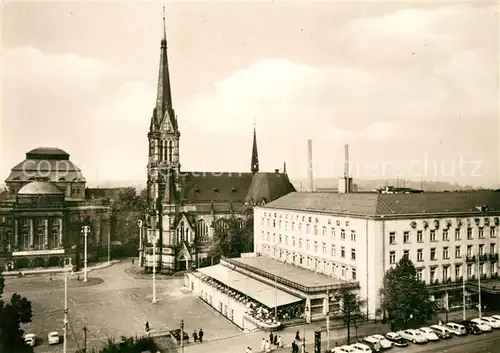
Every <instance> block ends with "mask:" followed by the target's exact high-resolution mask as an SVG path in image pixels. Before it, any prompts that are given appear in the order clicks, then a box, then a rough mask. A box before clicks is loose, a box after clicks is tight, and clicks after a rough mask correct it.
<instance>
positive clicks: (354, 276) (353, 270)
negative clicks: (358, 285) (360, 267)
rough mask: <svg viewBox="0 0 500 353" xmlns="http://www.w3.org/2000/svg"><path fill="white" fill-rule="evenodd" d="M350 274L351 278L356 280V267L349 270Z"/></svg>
mask: <svg viewBox="0 0 500 353" xmlns="http://www.w3.org/2000/svg"><path fill="white" fill-rule="evenodd" d="M351 275H352V279H353V280H356V269H355V268H353V269H352V270H351Z"/></svg>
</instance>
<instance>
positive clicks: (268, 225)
mask: <svg viewBox="0 0 500 353" xmlns="http://www.w3.org/2000/svg"><path fill="white" fill-rule="evenodd" d="M269 222H270V221H269V220H267V227H268V228H269V224H270V223H269Z"/></svg>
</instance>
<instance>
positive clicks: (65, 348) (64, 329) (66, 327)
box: [63, 270, 68, 353]
mask: <svg viewBox="0 0 500 353" xmlns="http://www.w3.org/2000/svg"><path fill="white" fill-rule="evenodd" d="M63 324H64V327H63V353H67V346H66V344H67V343H66V342H67V339H66V338H67V332H68V270H66V271H65V272H64V319H63Z"/></svg>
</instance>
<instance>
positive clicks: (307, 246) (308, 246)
mask: <svg viewBox="0 0 500 353" xmlns="http://www.w3.org/2000/svg"><path fill="white" fill-rule="evenodd" d="M310 248H311V246H310V243H309V239H307V240H306V250H310Z"/></svg>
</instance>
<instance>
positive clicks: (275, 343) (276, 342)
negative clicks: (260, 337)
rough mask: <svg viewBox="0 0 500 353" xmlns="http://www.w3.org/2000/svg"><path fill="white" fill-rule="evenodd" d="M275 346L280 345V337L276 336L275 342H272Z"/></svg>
mask: <svg viewBox="0 0 500 353" xmlns="http://www.w3.org/2000/svg"><path fill="white" fill-rule="evenodd" d="M272 343H273V344H274V345H275V346H277V345H278V335H274V341H273V342H272Z"/></svg>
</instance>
